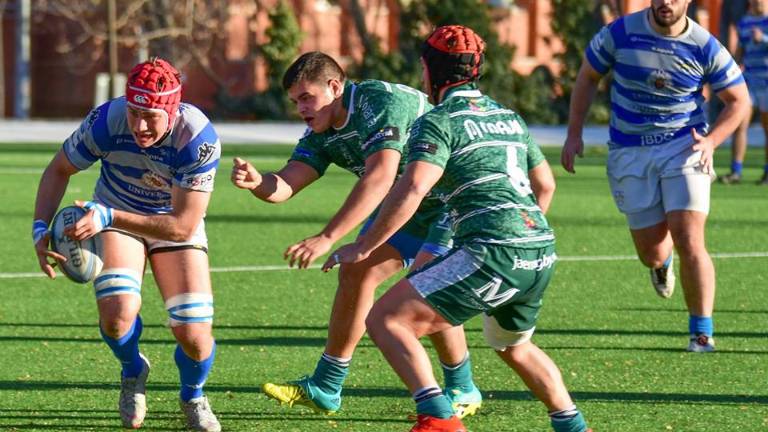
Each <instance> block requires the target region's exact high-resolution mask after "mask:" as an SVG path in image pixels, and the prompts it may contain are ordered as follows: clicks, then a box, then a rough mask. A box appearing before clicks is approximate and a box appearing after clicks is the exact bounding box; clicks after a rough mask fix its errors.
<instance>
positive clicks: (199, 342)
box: [172, 324, 213, 361]
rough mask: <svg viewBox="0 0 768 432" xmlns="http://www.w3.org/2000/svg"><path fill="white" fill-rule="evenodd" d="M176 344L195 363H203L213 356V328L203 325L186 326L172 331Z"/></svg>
mask: <svg viewBox="0 0 768 432" xmlns="http://www.w3.org/2000/svg"><path fill="white" fill-rule="evenodd" d="M172 331H173V335H174V337H175V338H176V342H178V343H179V345H181V348H182V349H183V350H184V352H185V353H186V354H187V356H189V358H191V359H193V360H195V361H202V360H205V359H206V358H208V357H209V356H210V355H211V351H212V349H213V335H212V333H211V327H210V326H207V325H201V324H184V325H180V326H177V327H173V329H172Z"/></svg>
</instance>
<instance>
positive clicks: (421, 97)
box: [290, 80, 432, 177]
mask: <svg viewBox="0 0 768 432" xmlns="http://www.w3.org/2000/svg"><path fill="white" fill-rule="evenodd" d="M342 98H343V103H344V108H345V109H346V110H347V120H346V122H344V126H342V127H340V128H339V129H336V128H334V127H331V128H330V129H328V130H327V131H325V132H323V133H315V132H313V131H312V129H310V128H307V132H306V133H305V134H304V136H303V137H302V138H301V139H300V140H299V144H298V145H297V146H296V148H295V149H294V151H293V154H292V155H291V158H290V160H294V161H299V162H303V163H305V164H307V165H309V166H311V167H312V168H314V169H315V171H317V173H318V174H319V175H320V176H322V175H323V174H325V170H326V169H328V166H329V165H330V164H332V163H333V164H336V165H338V166H339V167H341V168H343V169H345V170H347V171H350V172H352V173H353V174H355V175H356V176H358V177H361V176H362V175H363V174H364V173H365V159H366V158H367V157H368V156H370V155H372V154H374V153H376V152H377V151H380V150H383V149H393V150H397V151H398V152H400V153H401V154H403V157H402V159H401V160H400V169H399V170H398V173H401V172H402V170H403V167H404V166H405V163H406V159H405V153H406V152H405V150H404V148H405V143H406V142H407V140H408V134H409V132H410V129H411V124H413V121H414V120H416V118H417V117H419V116H420V115H422V114H424V113H425V112H427V111H429V110H430V109H431V108H432V105H431V104H430V103H429V101H428V100H427V96H426V95H425V94H424V93H422V92H420V91H418V90H416V89H413V88H411V87H408V86H405V85H402V84H391V83H388V82H384V81H377V80H367V81H362V82H360V83H351V82H349V81H347V83H346V84H345V86H344V94H343V96H342Z"/></svg>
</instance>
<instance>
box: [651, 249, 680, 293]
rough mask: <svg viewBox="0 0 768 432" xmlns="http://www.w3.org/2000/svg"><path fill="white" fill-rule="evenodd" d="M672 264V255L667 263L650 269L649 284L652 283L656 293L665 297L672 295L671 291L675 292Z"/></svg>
mask: <svg viewBox="0 0 768 432" xmlns="http://www.w3.org/2000/svg"><path fill="white" fill-rule="evenodd" d="M673 264H674V255H672V256H671V257H670V259H669V264H668V265H666V266H664V267H661V268H657V269H651V284H653V288H654V289H655V290H656V294H658V295H659V297H662V298H665V299H668V298H670V297H672V293H674V292H675V269H674V265H673Z"/></svg>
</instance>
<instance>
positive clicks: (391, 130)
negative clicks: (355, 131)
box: [360, 126, 400, 151]
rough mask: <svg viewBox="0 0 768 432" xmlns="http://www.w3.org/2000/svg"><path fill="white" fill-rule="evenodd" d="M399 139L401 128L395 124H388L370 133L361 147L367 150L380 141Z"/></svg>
mask: <svg viewBox="0 0 768 432" xmlns="http://www.w3.org/2000/svg"><path fill="white" fill-rule="evenodd" d="M399 140H400V129H399V128H397V127H395V126H387V127H385V128H382V129H379V130H378V131H376V132H374V133H372V134H371V135H369V136H368V139H366V140H365V142H364V143H363V145H361V146H360V149H361V150H363V151H365V150H367V149H368V147H370V146H371V145H373V144H376V143H379V142H384V141H399Z"/></svg>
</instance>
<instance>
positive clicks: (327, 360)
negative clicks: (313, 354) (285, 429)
mask: <svg viewBox="0 0 768 432" xmlns="http://www.w3.org/2000/svg"><path fill="white" fill-rule="evenodd" d="M402 268H403V264H402V258H401V257H400V253H399V252H398V251H397V250H396V249H395V248H393V247H392V246H390V245H388V244H384V245H382V246H380V247H379V248H377V249H376V250H375V251H374V252H373V253H372V254H371V255H370V256H369V257H368V259H366V260H365V261H361V262H359V263H356V264H344V265H342V266H341V268H340V270H339V286H338V288H337V290H336V297H335V299H334V302H333V309H332V311H331V318H330V321H329V325H328V339H327V341H326V345H325V351H324V352H323V355H322V357H321V358H320V361H318V363H317V367H316V368H315V372H314V373H313V374H312V376H311V377H309V376H307V377H304V378H302V379H300V380H298V381H294V382H289V383H286V384H273V383H265V384H264V385H263V386H262V388H263V390H264V393H265V394H266V395H267V396H269V397H271V398H273V399H275V400H277V401H279V402H280V403H285V404H288V405H289V406H292V405H294V404H299V405H305V406H308V407H310V408H312V409H314V410H315V411H318V412H321V413H324V414H332V413H334V412H336V411H338V410H339V408H340V407H341V387H342V385H343V383H344V379H345V378H346V376H347V373H348V371H349V363H350V360H351V358H352V354H353V353H354V351H355V347H357V344H358V343H359V342H360V339H362V337H363V335H364V334H365V317H366V316H367V315H368V311H369V310H370V309H371V305H372V304H373V299H374V295H375V292H376V288H377V287H378V286H379V285H380V284H381V283H382V282H384V281H385V280H386V279H388V278H389V277H390V276H392V275H394V274H395V273H397V272H398V271H400V270H401V269H402Z"/></svg>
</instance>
